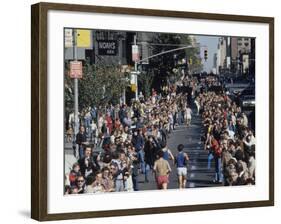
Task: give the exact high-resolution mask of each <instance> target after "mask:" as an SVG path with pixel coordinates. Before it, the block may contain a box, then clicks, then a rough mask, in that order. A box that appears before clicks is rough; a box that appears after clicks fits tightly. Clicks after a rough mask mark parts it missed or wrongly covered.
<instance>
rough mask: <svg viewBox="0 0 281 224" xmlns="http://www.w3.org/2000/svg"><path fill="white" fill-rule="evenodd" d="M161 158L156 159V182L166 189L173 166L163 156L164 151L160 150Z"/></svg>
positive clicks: (159, 187)
mask: <svg viewBox="0 0 281 224" xmlns="http://www.w3.org/2000/svg"><path fill="white" fill-rule="evenodd" d="M158 156H159V159H158V160H156V161H155V163H154V167H153V170H154V172H155V177H156V183H157V187H158V189H164V190H166V189H167V188H168V183H169V173H170V172H171V167H170V165H169V163H168V161H167V160H165V159H164V158H163V156H164V152H163V151H162V150H160V151H159V152H158Z"/></svg>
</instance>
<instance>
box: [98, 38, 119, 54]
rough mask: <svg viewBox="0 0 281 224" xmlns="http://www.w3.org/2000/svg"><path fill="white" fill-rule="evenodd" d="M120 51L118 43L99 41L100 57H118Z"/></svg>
mask: <svg viewBox="0 0 281 224" xmlns="http://www.w3.org/2000/svg"><path fill="white" fill-rule="evenodd" d="M117 50H118V46H117V41H114V40H110V41H99V42H98V53H99V55H116V54H117Z"/></svg>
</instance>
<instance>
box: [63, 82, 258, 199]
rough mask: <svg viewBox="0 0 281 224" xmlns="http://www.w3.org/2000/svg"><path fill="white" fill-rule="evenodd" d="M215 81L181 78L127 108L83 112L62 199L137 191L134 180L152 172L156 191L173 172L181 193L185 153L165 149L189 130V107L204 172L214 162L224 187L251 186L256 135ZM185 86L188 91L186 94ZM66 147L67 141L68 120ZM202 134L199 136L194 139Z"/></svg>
mask: <svg viewBox="0 0 281 224" xmlns="http://www.w3.org/2000/svg"><path fill="white" fill-rule="evenodd" d="M219 85H220V82H219V80H218V79H217V78H214V77H206V78H204V79H197V78H193V77H186V78H185V79H183V80H182V81H181V86H182V87H181V89H185V90H184V91H178V89H179V88H177V87H176V86H171V87H170V88H169V89H168V90H167V91H166V93H165V94H157V93H156V91H154V90H152V95H151V96H150V97H149V98H147V99H145V100H144V99H140V100H138V101H134V102H133V103H132V105H131V106H128V105H126V104H122V105H115V106H113V105H108V106H107V107H106V108H105V110H104V111H103V113H101V112H98V111H97V110H96V108H87V109H86V110H84V111H83V113H82V114H83V116H81V118H80V124H82V125H81V126H80V129H79V133H78V134H77V135H76V136H75V143H76V144H77V146H78V147H76V148H77V150H76V153H75V154H76V157H77V162H76V163H74V164H73V167H72V169H71V171H70V172H69V173H67V175H66V176H65V193H66V194H75V193H101V192H120V191H138V190H139V184H138V183H139V179H138V178H139V174H143V176H144V178H145V182H149V181H154V180H151V179H149V176H150V175H149V172H153V174H154V176H155V183H156V186H157V188H158V189H167V188H168V183H169V175H170V173H171V171H172V169H171V167H170V164H171V163H169V162H168V161H169V160H171V162H172V164H174V165H175V166H176V168H177V169H176V170H177V176H178V187H179V188H185V187H186V181H187V163H188V160H189V157H188V154H187V153H186V152H185V151H184V145H183V144H181V143H179V144H178V147H177V151H178V152H177V154H176V155H173V153H172V152H171V150H170V149H168V147H167V139H168V138H169V134H170V133H171V132H172V131H173V130H174V129H175V125H182V124H184V125H187V126H189V125H190V122H191V118H192V114H193V113H195V111H194V112H192V110H191V105H192V104H193V103H194V105H195V106H196V108H197V111H196V112H197V114H198V115H200V116H201V117H202V125H203V128H204V135H203V136H201V140H202V143H203V145H204V149H205V150H207V151H208V161H207V164H206V168H207V169H211V163H212V160H214V163H215V176H214V182H215V183H218V184H221V185H225V186H234V185H246V184H255V137H254V133H253V130H251V129H250V128H249V122H248V118H247V115H246V114H245V113H244V112H243V111H242V109H241V107H240V105H237V104H236V103H235V102H234V101H232V100H231V99H230V97H229V96H228V95H227V94H226V92H225V91H224V90H223V88H222V89H220V91H217V90H214V88H212V87H213V86H219ZM184 87H186V88H184ZM69 124H70V125H69V130H67V132H66V133H67V139H66V140H67V141H72V140H73V139H72V138H73V135H72V130H73V128H72V125H71V121H70V122H69ZM198 135H200V133H198Z"/></svg>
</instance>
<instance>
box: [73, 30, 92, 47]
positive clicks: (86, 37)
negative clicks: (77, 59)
mask: <svg viewBox="0 0 281 224" xmlns="http://www.w3.org/2000/svg"><path fill="white" fill-rule="evenodd" d="M91 33H92V31H91V30H80V29H77V30H76V34H77V43H76V45H77V47H83V48H90V47H91Z"/></svg>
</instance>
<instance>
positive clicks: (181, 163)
mask: <svg viewBox="0 0 281 224" xmlns="http://www.w3.org/2000/svg"><path fill="white" fill-rule="evenodd" d="M183 149H184V145H183V144H180V145H178V154H177V155H176V159H175V164H176V166H177V175H178V183H179V188H180V189H182V188H185V185H186V181H187V167H186V166H187V161H188V160H189V157H188V155H187V153H185V152H183Z"/></svg>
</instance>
